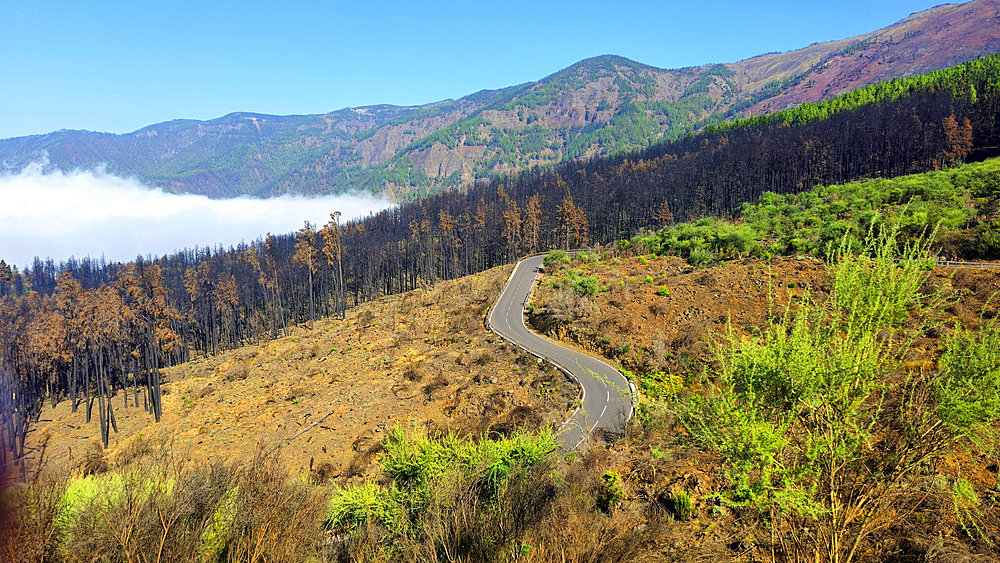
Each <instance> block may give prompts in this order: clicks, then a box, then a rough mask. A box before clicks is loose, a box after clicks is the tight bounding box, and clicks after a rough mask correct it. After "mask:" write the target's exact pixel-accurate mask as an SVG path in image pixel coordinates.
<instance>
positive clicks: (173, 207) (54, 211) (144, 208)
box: [0, 163, 391, 267]
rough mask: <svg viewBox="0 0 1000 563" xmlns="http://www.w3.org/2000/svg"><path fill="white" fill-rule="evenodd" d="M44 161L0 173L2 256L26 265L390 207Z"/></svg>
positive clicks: (205, 240) (239, 235)
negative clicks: (213, 189)
mask: <svg viewBox="0 0 1000 563" xmlns="http://www.w3.org/2000/svg"><path fill="white" fill-rule="evenodd" d="M43 170H44V168H43V163H37V164H34V165H31V166H29V167H27V168H25V169H24V170H23V171H22V172H20V173H18V174H0V259H3V260H5V261H6V262H7V263H8V264H12V265H13V264H16V265H17V266H18V267H23V266H25V265H27V264H30V263H31V261H32V260H33V259H34V257H35V256H38V257H41V258H43V259H44V258H46V257H50V258H52V259H53V260H55V261H56V262H59V261H62V260H66V259H68V258H69V257H70V256H76V257H77V258H82V257H84V256H88V255H89V256H91V257H94V258H97V257H100V256H101V255H102V254H103V255H104V256H105V258H106V259H107V260H109V261H122V262H126V261H129V260H132V259H134V258H135V257H136V256H137V255H139V254H142V255H146V254H152V255H154V256H163V255H165V254H169V253H172V252H174V251H175V250H180V249H182V248H185V247H187V248H194V247H195V246H200V247H205V246H211V247H214V246H216V245H217V244H222V245H224V246H227V247H228V246H229V245H236V244H238V243H239V242H240V241H247V242H249V241H252V240H255V239H257V238H258V237H260V236H262V235H264V234H266V233H268V232H272V233H288V232H291V231H295V230H298V229H300V228H302V225H303V223H304V221H310V222H311V223H313V224H316V225H323V224H324V223H326V222H327V221H328V220H329V219H330V213H332V212H333V211H340V212H342V213H343V218H344V219H349V218H353V217H359V216H363V215H367V214H368V213H369V212H371V211H378V210H381V209H384V208H386V207H388V206H390V205H391V203H390V202H388V201H385V200H382V199H377V198H374V197H371V196H368V195H345V196H324V197H301V196H287V195H286V196H282V197H278V198H271V199H254V198H248V197H240V198H235V199H226V200H213V199H209V198H207V197H204V196H198V195H174V194H168V193H164V192H163V191H162V190H159V189H156V188H150V187H148V186H144V185H143V184H141V183H140V182H138V181H137V180H135V179H125V178H120V177H117V176H114V175H111V174H107V173H104V172H103V171H100V170H97V171H91V170H87V171H74V172H68V173H67V172H60V171H54V172H44V171H43Z"/></svg>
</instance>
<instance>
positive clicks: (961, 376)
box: [681, 228, 1000, 563]
mask: <svg viewBox="0 0 1000 563" xmlns="http://www.w3.org/2000/svg"><path fill="white" fill-rule="evenodd" d="M897 234H898V229H895V228H889V229H883V230H882V232H881V233H880V234H879V235H878V236H875V237H872V238H870V239H869V240H868V242H867V243H866V245H865V246H864V247H863V248H862V249H861V250H862V252H861V253H860V255H858V254H854V253H853V252H851V251H850V243H849V241H848V240H847V238H846V237H845V242H844V243H843V244H842V246H841V249H840V251H839V252H838V253H837V254H836V256H837V263H836V264H835V266H834V268H835V273H834V276H833V280H832V282H833V283H832V285H833V291H832V294H831V297H830V300H829V302H828V303H826V304H817V303H814V302H812V301H811V300H809V299H808V296H807V297H806V298H805V299H804V300H803V302H802V303H801V304H800V305H799V306H798V309H797V310H795V311H794V312H793V311H789V312H788V313H787V314H786V316H785V319H784V320H782V321H779V322H776V323H775V324H772V325H771V326H769V327H768V328H767V329H766V330H765V332H764V334H763V336H762V337H760V338H756V339H753V340H749V341H748V340H744V339H743V338H742V337H740V336H738V335H737V334H736V333H735V332H730V334H729V336H728V338H726V339H725V340H724V341H723V342H722V343H721V345H720V346H719V347H718V354H719V355H718V363H719V366H720V369H719V372H718V373H717V377H718V379H719V384H718V385H717V387H716V388H715V389H714V391H713V394H712V396H711V397H710V398H699V397H697V396H696V397H692V398H690V399H689V400H687V401H685V402H683V403H682V404H681V411H682V414H681V419H682V421H683V423H684V425H685V426H686V427H687V428H688V430H689V432H690V433H691V435H692V436H694V437H695V438H696V439H697V440H698V441H699V442H700V443H701V444H702V445H703V446H706V447H710V448H712V449H715V450H716V451H718V452H719V453H720V454H721V455H722V456H723V457H724V458H725V460H726V469H725V472H726V475H727V477H728V479H729V481H730V484H731V487H732V489H731V491H730V492H728V493H726V494H725V495H724V499H725V501H726V502H727V503H728V504H730V505H731V506H737V507H746V508H753V507H755V508H757V509H759V510H761V511H762V512H764V513H767V514H781V515H784V518H786V519H787V520H788V522H789V523H790V525H791V526H792V528H793V533H795V534H798V535H799V536H800V537H803V538H805V537H808V538H812V539H810V540H809V541H806V542H803V543H801V544H799V545H798V547H797V549H801V550H803V551H804V553H800V556H806V557H808V558H810V559H814V560H820V559H824V560H827V561H831V562H832V561H840V562H844V563H847V562H849V561H851V560H852V558H853V557H854V555H855V552H856V548H857V546H858V545H859V544H860V542H861V541H862V540H863V539H864V538H865V537H867V536H868V535H870V534H872V533H874V532H876V531H878V530H880V529H882V528H883V527H884V526H887V525H888V524H887V521H885V520H880V519H878V518H875V515H877V514H880V513H882V512H883V511H887V510H899V509H902V508H904V507H905V506H908V505H909V503H912V502H915V501H914V497H913V496H912V495H909V493H908V492H907V491H906V490H904V489H905V487H904V486H902V485H900V483H902V482H905V481H906V479H907V478H908V477H909V476H910V475H912V474H913V473H914V472H915V471H918V470H919V469H920V467H921V464H922V463H923V462H925V461H926V460H928V459H930V458H933V457H935V456H939V455H942V454H944V453H946V452H947V451H949V447H950V446H951V445H953V444H955V443H956V441H957V440H958V439H960V438H963V437H965V438H970V439H973V441H975V442H979V443H981V442H982V440H981V438H982V437H983V434H984V429H985V428H986V424H987V423H988V422H992V421H994V420H997V418H998V417H1000V400H997V399H995V397H996V396H998V395H997V391H996V390H997V389H998V387H997V385H996V383H997V380H1000V377H998V375H997V371H996V370H995V368H993V367H990V366H995V365H996V354H997V353H996V352H994V351H995V350H997V349H998V346H997V342H996V341H995V340H994V338H995V337H994V336H985V337H981V338H979V337H977V339H970V337H968V336H967V335H965V334H963V333H956V337H955V338H954V339H953V340H952V341H950V342H949V347H950V348H951V349H954V350H956V351H960V352H956V353H955V354H954V356H948V354H947V353H946V357H948V358H951V357H954V361H952V360H951V359H944V358H943V361H942V366H943V375H942V376H941V377H940V379H939V382H937V383H934V384H933V385H932V387H933V388H934V389H936V390H937V396H938V397H939V399H938V400H939V401H940V405H941V406H940V407H938V408H937V409H936V410H935V409H934V408H933V406H932V405H928V404H927V399H926V397H927V394H924V393H919V392H914V391H913V389H914V388H915V387H914V386H916V385H918V384H919V382H911V383H908V384H907V387H905V388H903V389H896V390H893V385H899V384H898V383H894V382H895V381H897V380H894V379H892V378H890V377H889V376H890V374H892V373H894V372H895V370H896V369H897V368H898V367H899V366H900V365H901V363H902V359H903V357H904V354H905V353H906V351H907V349H908V348H909V340H908V339H907V338H903V337H902V336H901V329H900V327H901V325H902V323H903V322H904V321H906V322H909V323H913V322H914V320H913V319H917V320H919V319H931V318H933V317H934V314H935V311H936V310H937V309H938V308H939V307H940V305H941V301H940V299H937V297H936V295H934V294H932V295H930V296H927V295H924V294H923V293H921V288H922V286H923V284H924V282H925V281H926V279H927V273H926V272H924V271H922V269H921V268H920V266H919V259H921V258H923V257H925V256H926V253H927V245H926V244H923V243H921V242H919V241H918V242H917V243H915V244H911V245H905V247H904V251H903V256H904V258H905V259H904V260H903V261H901V262H900V263H899V264H896V263H895V262H894V260H893V256H894V255H895V252H896V249H897V248H899V244H898V242H897ZM917 324H919V323H917ZM989 332H990V331H986V333H989ZM995 332H996V331H995V330H993V331H992V333H993V334H995ZM911 334H912V332H911ZM966 355H971V356H974V357H980V358H983V360H984V362H983V364H978V363H976V361H973V362H969V364H970V365H974V366H975V371H973V370H972V369H970V370H968V371H961V370H960V368H959V366H957V365H955V367H948V366H951V365H953V364H959V363H961V362H960V360H959V358H964V357H965V356H966ZM991 370H993V371H991ZM970 387H972V388H970ZM975 387H978V389H982V390H983V392H982V393H980V392H979V390H978V389H975ZM890 394H892V395H893V396H899V397H902V399H901V400H902V404H900V405H894V406H893V407H892V408H888V407H887V406H886V404H885V399H886V397H887V396H889V395H890ZM945 397H953V398H954V401H951V402H949V401H948V400H945ZM935 414H936V415H937V417H940V418H937V419H936V420H935V418H936V417H935V416H934V415H935ZM942 422H943V423H944V424H942ZM805 528H809V529H810V530H813V531H812V532H810V533H808V534H806V533H805Z"/></svg>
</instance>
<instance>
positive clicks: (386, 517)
mask: <svg viewBox="0 0 1000 563" xmlns="http://www.w3.org/2000/svg"><path fill="white" fill-rule="evenodd" d="M399 496H400V495H399V492H398V491H397V490H396V489H395V488H391V487H390V488H383V487H380V486H379V485H378V484H377V483H375V482H373V481H366V482H364V483H362V484H360V485H353V486H350V487H347V488H346V489H342V490H339V491H335V492H334V494H333V495H332V496H331V497H330V502H329V504H328V505H327V516H326V521H325V525H326V527H327V528H329V529H342V528H348V529H354V528H363V527H366V526H368V525H369V524H377V525H380V526H382V527H383V528H385V529H387V530H390V531H395V530H398V529H399V528H400V526H401V525H402V523H403V518H402V508H401V506H400V498H399Z"/></svg>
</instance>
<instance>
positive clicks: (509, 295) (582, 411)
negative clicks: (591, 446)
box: [487, 255, 633, 451]
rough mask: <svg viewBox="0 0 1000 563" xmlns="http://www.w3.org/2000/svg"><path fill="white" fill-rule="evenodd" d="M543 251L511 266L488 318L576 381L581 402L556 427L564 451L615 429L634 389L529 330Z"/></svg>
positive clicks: (627, 415) (601, 365) (598, 363)
mask: <svg viewBox="0 0 1000 563" xmlns="http://www.w3.org/2000/svg"><path fill="white" fill-rule="evenodd" d="M544 258H545V256H544V255H542V256H532V257H529V258H525V259H524V260H521V261H520V262H518V263H517V265H516V266H514V271H513V273H511V275H510V279H509V280H507V285H506V287H504V290H503V293H501V294H500V298H499V299H497V302H496V304H494V305H493V309H492V310H491V311H490V314H489V317H487V322H488V324H489V326H490V328H492V329H493V331H494V332H496V333H497V334H499V335H500V336H501V337H503V338H504V339H505V340H508V341H510V342H512V343H514V344H516V345H517V346H518V347H520V348H522V349H524V350H526V351H528V352H530V353H531V354H532V355H534V356H536V357H538V358H542V359H545V360H547V361H549V362H551V363H552V364H555V365H556V367H558V368H560V369H562V370H563V371H565V372H566V373H568V374H570V375H572V376H573V377H574V378H576V380H577V381H578V382H579V384H580V387H581V389H582V400H581V402H580V406H579V407H578V408H577V409H576V410H574V411H573V412H572V414H570V416H569V419H567V420H566V422H564V423H563V425H562V427H560V428H559V430H558V439H559V440H560V442H561V443H562V446H563V450H564V451H572V450H575V449H577V448H578V447H580V445H581V444H583V442H584V441H585V440H586V439H587V438H588V437H589V436H591V435H592V434H594V432H595V430H596V431H598V432H599V431H601V430H603V431H605V432H609V433H613V434H614V433H619V432H621V431H622V430H623V429H624V426H625V423H626V422H628V420H629V419H631V418H632V413H633V410H632V396H633V391H632V389H631V387H630V385H629V382H628V380H627V379H625V376H623V375H622V374H621V372H619V371H618V370H617V369H615V368H613V367H612V366H610V365H609V364H607V363H605V362H604V361H602V360H599V359H597V358H594V357H592V356H589V355H586V354H582V353H580V352H577V351H575V350H571V349H569V348H567V347H565V346H561V345H559V344H556V343H555V342H552V341H551V340H548V339H546V338H543V337H542V336H540V335H538V334H536V333H534V332H532V331H530V330H528V327H527V326H526V325H525V323H524V307H525V306H526V305H527V303H528V298H529V297H530V296H531V290H532V289H533V288H534V286H535V282H536V280H537V279H538V275H539V274H540V272H541V267H542V260H543V259H544Z"/></svg>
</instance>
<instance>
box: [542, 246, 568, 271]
mask: <svg viewBox="0 0 1000 563" xmlns="http://www.w3.org/2000/svg"><path fill="white" fill-rule="evenodd" d="M569 263H570V259H569V256H567V255H566V252H565V251H562V250H550V251H549V253H548V254H546V255H545V258H544V259H542V264H543V265H544V266H545V267H546V268H551V267H553V266H555V265H557V264H569Z"/></svg>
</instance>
